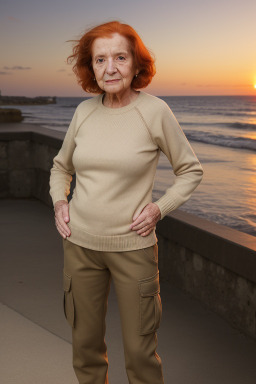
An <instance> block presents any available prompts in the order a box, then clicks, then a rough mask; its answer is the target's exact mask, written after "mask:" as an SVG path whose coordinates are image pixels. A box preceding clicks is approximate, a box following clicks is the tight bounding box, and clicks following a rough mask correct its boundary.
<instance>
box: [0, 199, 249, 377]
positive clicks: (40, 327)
mask: <svg viewBox="0 0 256 384" xmlns="http://www.w3.org/2000/svg"><path fill="white" fill-rule="evenodd" d="M0 226H1V231H0V236H1V248H0V254H1V256H0V302H1V304H0V329H1V332H0V383H1V384H75V383H77V381H76V378H75V376H74V373H73V369H72V363H71V355H72V351H71V330H70V328H69V326H68V324H67V323H66V320H65V318H64V315H63V310H62V302H63V291H62V268H63V261H62V244H61V238H60V237H59V236H58V234H57V232H56V229H55V226H54V219H53V211H52V210H51V209H50V208H49V207H47V206H46V205H44V204H42V203H41V202H39V201H37V200H5V199H2V200H0ZM160 278H161V277H160ZM160 286H161V298H162V304H163V316H162V322H161V325H160V329H159V330H158V349H157V352H158V354H159V355H160V357H161V359H162V362H163V370H164V378H165V384H255V383H256V343H255V341H254V340H253V339H251V338H249V337H247V336H244V335H243V334H241V333H240V332H239V331H237V330H236V329H234V328H231V327H230V326H229V325H228V324H227V323H226V322H225V321H224V320H223V319H221V318H220V317H219V316H218V315H216V314H215V313H213V312H211V311H209V310H208V309H206V308H205V307H203V306H202V304H200V303H199V302H198V301H196V300H194V299H191V298H190V297H189V296H188V295H186V294H184V293H182V292H181V291H179V290H177V289H176V288H174V287H173V286H172V285H170V283H167V282H160ZM106 321H107V331H106V343H107V346H108V356H109V382H110V384H128V380H127V378H126V373H125V366H124V358H123V347H122V337H121V328H120V321H119V313H118V307H117V303H116V298H115V292H114V287H113V285H112V287H111V292H110V296H109V304H108V313H107V319H106ZM145 384H146V383H145Z"/></svg>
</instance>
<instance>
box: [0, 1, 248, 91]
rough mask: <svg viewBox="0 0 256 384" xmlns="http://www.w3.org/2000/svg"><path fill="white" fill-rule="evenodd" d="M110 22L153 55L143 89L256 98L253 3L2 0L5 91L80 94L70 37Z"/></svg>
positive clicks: (1, 85) (0, 55)
mask: <svg viewBox="0 0 256 384" xmlns="http://www.w3.org/2000/svg"><path fill="white" fill-rule="evenodd" d="M115 19H117V20H119V21H121V22H125V23H128V24H130V25H131V26H133V27H134V28H135V29H136V31H137V32H138V33H139V35H140V36H141V38H142V40H143V41H144V43H145V45H146V46H147V47H148V48H150V49H151V50H152V51H153V53H154V54H155V57H156V68H157V74H156V76H155V77H154V79H153V81H152V84H151V85H150V86H149V87H148V88H147V92H149V93H152V94H155V95H246V94H247V95H256V88H255V87H254V85H255V84H256V1H255V0H243V1H242V0H239V1H238V0H215V1H208V0H193V1H192V0H175V1H172V0H162V1H161V0H159V1H155V0H154V1H153V0H136V1H135V0H129V1H128V0H127V1H121V0H92V1H86V0H72V1H71V0H68V1H67V0H40V1H39V0H22V1H21V0H8V1H5V2H4V1H3V0H1V5H0V90H1V93H2V95H24V96H40V95H42V96H43V95H49V96H83V95H85V93H84V91H83V90H82V89H81V88H80V86H79V85H78V84H77V81H76V78H75V76H74V74H73V72H72V69H71V65H68V64H66V58H67V56H68V55H69V54H70V53H71V48H72V45H71V43H68V42H67V40H71V39H76V38H78V37H79V35H80V34H81V33H82V32H83V31H84V30H85V29H87V28H89V27H91V26H94V25H97V24H99V23H102V22H107V21H111V20H115Z"/></svg>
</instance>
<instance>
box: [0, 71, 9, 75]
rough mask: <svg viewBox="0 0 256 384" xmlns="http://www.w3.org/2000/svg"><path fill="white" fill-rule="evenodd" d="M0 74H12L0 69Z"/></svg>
mask: <svg viewBox="0 0 256 384" xmlns="http://www.w3.org/2000/svg"><path fill="white" fill-rule="evenodd" d="M0 75H12V73H11V72H5V71H0Z"/></svg>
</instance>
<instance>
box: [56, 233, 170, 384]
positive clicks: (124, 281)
mask: <svg viewBox="0 0 256 384" xmlns="http://www.w3.org/2000/svg"><path fill="white" fill-rule="evenodd" d="M63 246H64V276H63V278H64V311H65V316H66V318H67V321H68V322H69V324H70V325H71V327H72V340H73V343H72V344H73V367H74V370H75V373H76V376H77V378H78V381H79V383H80V384H108V383H109V381H108V357H107V346H106V343H105V330H106V323H105V316H106V312H107V303H108V294H109V290H110V283H111V280H112V279H113V282H114V286H115V291H116V295H117V301H118V307H119V312H120V316H121V326H122V339H123V346H124V357H125V366H126V372H127V377H128V380H129V384H163V383H164V379H163V373H162V362H161V359H160V357H159V355H158V354H157V352H156V348H157V334H156V330H157V329H158V328H159V325H160V321H161V316H162V304H161V297H160V284H159V270H158V245H157V244H155V245H153V246H150V247H147V248H143V249H139V250H133V251H122V252H105V251H95V250H91V249H87V248H83V247H80V246H78V245H75V244H73V243H71V242H70V241H68V240H63Z"/></svg>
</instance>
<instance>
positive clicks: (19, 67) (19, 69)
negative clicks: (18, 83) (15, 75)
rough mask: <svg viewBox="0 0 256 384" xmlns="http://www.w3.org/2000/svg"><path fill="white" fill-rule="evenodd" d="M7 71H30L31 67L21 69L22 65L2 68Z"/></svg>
mask: <svg viewBox="0 0 256 384" xmlns="http://www.w3.org/2000/svg"><path fill="white" fill-rule="evenodd" d="M4 69H5V70H7V71H27V70H29V69H31V67H22V65H14V66H13V67H6V66H5V67H4Z"/></svg>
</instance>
